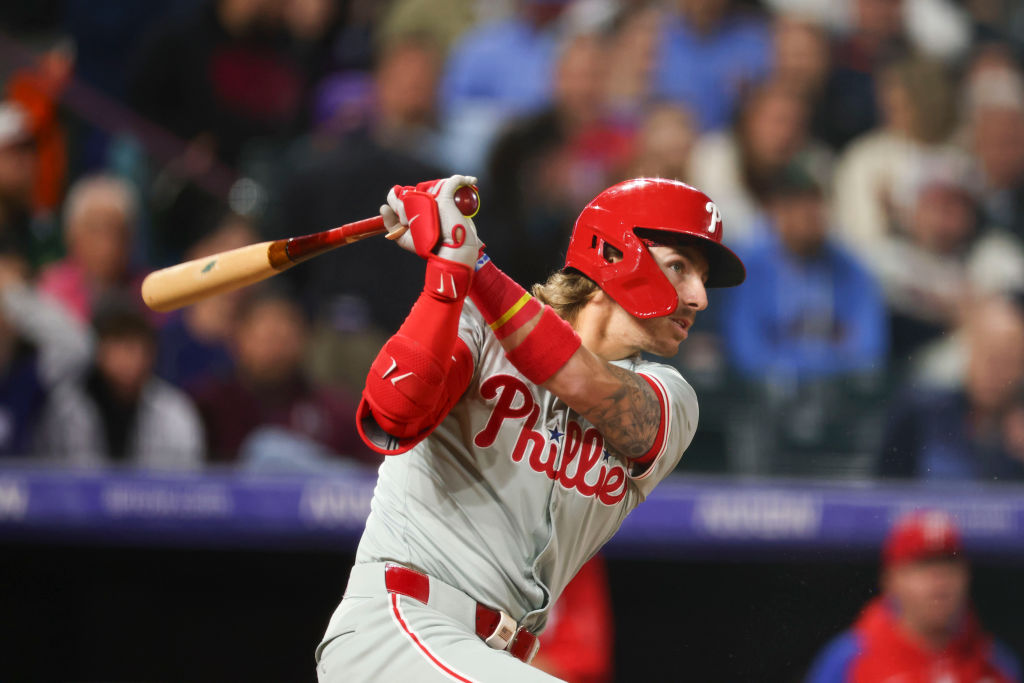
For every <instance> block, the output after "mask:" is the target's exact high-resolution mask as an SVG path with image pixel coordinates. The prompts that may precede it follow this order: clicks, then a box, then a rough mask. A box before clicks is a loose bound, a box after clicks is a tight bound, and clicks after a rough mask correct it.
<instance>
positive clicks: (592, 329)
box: [573, 292, 640, 361]
mask: <svg viewBox="0 0 1024 683" xmlns="http://www.w3.org/2000/svg"><path fill="white" fill-rule="evenodd" d="M621 310H622V309H621V308H619V306H618V305H617V304H615V303H614V302H613V301H612V300H611V298H610V297H608V295H606V294H605V293H604V292H598V293H597V294H596V295H595V296H594V297H593V298H592V299H591V300H590V301H588V302H587V305H586V306H584V307H583V308H582V309H581V310H580V312H579V314H578V315H577V317H576V322H575V323H574V325H573V327H574V328H576V333H577V334H579V335H580V339H581V340H582V341H583V346H585V347H586V348H587V350H589V351H590V352H591V353H593V354H594V355H596V356H598V357H599V358H602V359H604V360H608V361H611V360H621V359H622V358H628V357H629V356H632V355H635V354H636V353H638V352H639V351H640V349H637V348H634V347H633V346H632V345H631V344H630V343H629V342H628V339H627V338H626V337H625V336H624V335H623V334H622V332H623V330H622V325H621V323H622V321H621V320H620V318H621V316H620V315H619V311H621Z"/></svg>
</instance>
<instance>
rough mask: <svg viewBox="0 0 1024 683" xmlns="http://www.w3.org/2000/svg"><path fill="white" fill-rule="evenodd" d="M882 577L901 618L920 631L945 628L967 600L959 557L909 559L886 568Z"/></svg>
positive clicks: (965, 574)
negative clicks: (911, 560)
mask: <svg viewBox="0 0 1024 683" xmlns="http://www.w3.org/2000/svg"><path fill="white" fill-rule="evenodd" d="M884 581H885V590H886V594H887V595H888V596H889V597H890V598H891V599H893V600H894V602H895V604H896V605H897V606H898V609H899V612H900V617H901V619H902V620H903V621H904V622H905V623H906V625H908V626H909V627H910V628H911V629H913V630H914V631H917V632H920V633H922V634H926V635H932V634H942V633H946V632H948V630H949V629H950V628H952V627H953V626H954V625H955V623H956V620H957V618H958V617H959V616H960V615H962V614H963V610H964V607H965V605H966V604H967V586H968V581H969V571H968V569H967V564H966V563H965V562H964V561H963V560H956V559H931V560H929V559H926V560H920V561H917V562H909V563H907V564H904V565H899V566H897V567H894V568H892V569H889V570H888V572H887V574H886V576H885V578H884Z"/></svg>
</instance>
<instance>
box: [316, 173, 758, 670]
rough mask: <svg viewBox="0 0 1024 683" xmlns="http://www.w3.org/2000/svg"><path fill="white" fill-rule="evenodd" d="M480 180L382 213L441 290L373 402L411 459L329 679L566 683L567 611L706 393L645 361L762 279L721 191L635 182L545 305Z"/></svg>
mask: <svg viewBox="0 0 1024 683" xmlns="http://www.w3.org/2000/svg"><path fill="white" fill-rule="evenodd" d="M474 182H475V179H474V178H470V177H465V176H458V175H456V176H452V177H450V178H447V179H445V180H441V181H434V182H430V183H421V184H420V185H418V186H416V187H397V186H396V187H395V188H393V189H392V190H391V192H390V193H389V195H388V203H387V204H386V205H384V206H382V207H381V214H382V215H383V216H384V219H385V223H386V225H387V226H388V227H389V229H396V228H398V224H399V223H400V224H401V225H403V226H408V228H409V229H408V230H407V231H406V232H405V234H404V235H402V237H401V238H399V240H398V243H399V244H400V245H401V246H402V247H403V248H405V249H408V250H411V251H414V252H415V253H417V254H419V255H420V256H421V257H423V258H424V259H426V262H427V263H426V277H425V284H424V289H423V293H422V294H421V295H420V297H419V299H418V300H417V301H416V303H415V304H414V306H413V308H412V310H411V312H410V313H409V316H408V318H406V320H405V322H404V323H403V325H402V327H401V328H400V329H399V331H398V332H397V333H396V334H395V335H394V336H393V337H391V339H390V340H388V342H387V343H386V344H385V345H384V347H383V348H382V349H381V352H380V354H379V355H378V356H377V358H376V360H375V361H374V363H373V365H372V367H371V369H370V373H369V375H368V377H367V380H366V388H365V390H364V392H363V397H362V401H361V403H360V406H359V410H358V415H357V420H358V426H359V429H360V433H361V434H362V436H363V439H364V440H365V441H366V443H367V444H369V445H370V446H371V447H372V448H374V449H375V450H377V451H379V452H381V453H384V454H387V455H390V456H392V457H388V458H385V462H384V463H383V465H382V466H381V468H380V472H379V478H378V482H377V487H376V489H375V491H374V496H373V503H372V508H371V513H370V516H369V518H368V519H367V522H366V529H365V531H364V532H363V536H362V539H361V541H360V543H359V548H358V550H357V553H356V564H355V566H354V567H353V568H352V571H351V574H350V577H349V582H348V586H347V588H346V591H345V595H344V598H343V599H342V601H341V604H340V605H339V606H338V608H337V610H336V611H335V612H334V615H333V616H332V618H331V620H330V623H329V625H328V627H327V632H326V634H325V636H324V639H323V642H321V643H320V645H319V647H318V648H317V650H316V661H317V674H318V677H319V680H320V681H321V683H328V682H329V683H340V682H341V681H347V682H352V681H487V682H491V681H516V682H522V681H554V680H557V679H555V678H553V677H551V676H549V675H548V674H545V673H543V672H541V671H539V670H537V669H534V668H532V667H530V666H528V664H529V662H530V660H531V658H532V657H533V655H534V654H535V653H536V650H537V647H538V645H537V643H538V641H537V634H539V633H540V632H541V631H542V630H543V629H544V624H545V621H546V619H547V615H548V611H549V610H550V608H551V605H552V603H554V602H555V600H557V599H558V596H559V594H560V593H561V591H562V589H563V587H564V586H565V585H566V584H567V583H568V582H569V580H570V579H571V578H572V576H573V575H574V574H575V573H576V571H577V570H578V569H579V568H580V567H581V566H582V565H583V564H584V562H586V561H587V560H588V559H589V558H590V557H591V556H592V555H593V554H594V553H595V552H597V550H598V549H599V548H600V547H601V546H602V545H603V544H604V543H605V542H606V541H607V540H608V539H609V538H611V536H612V534H614V533H615V532H616V530H617V529H618V528H619V526H620V525H621V524H622V521H623V520H624V519H625V517H626V515H628V514H629V512H630V511H631V510H632V509H633V508H634V507H636V506H637V505H639V504H640V503H641V502H642V501H643V500H644V498H645V497H646V495H647V494H648V493H649V492H650V491H651V489H653V488H654V486H655V485H656V484H657V483H658V482H659V481H660V480H661V479H663V478H664V477H665V476H666V475H667V474H668V473H669V472H671V471H672V469H673V468H674V467H675V465H676V463H677V462H678V460H679V458H680V456H681V455H682V453H683V451H684V450H685V449H686V447H687V446H688V445H689V443H690V440H691V438H692V437H693V433H694V430H695V429H696V427H697V398H696V395H695V394H694V391H693V389H692V388H691V387H690V385H689V384H687V382H686V381H685V380H684V379H683V378H682V376H680V374H679V373H678V372H677V371H676V370H675V369H673V368H671V367H669V366H667V365H662V364H658V363H652V362H648V361H645V360H642V359H641V357H640V354H641V352H650V353H653V354H657V355H660V356H672V355H674V354H675V353H676V351H677V350H678V347H679V344H680V342H682V341H683V340H684V339H686V337H687V333H688V330H689V328H690V326H691V325H692V324H693V321H694V318H695V316H696V315H697V313H698V312H699V311H701V310H703V309H704V308H705V307H706V306H707V297H706V291H705V288H706V287H727V286H733V285H737V284H739V283H741V282H742V281H743V279H744V277H745V271H744V268H743V264H742V263H741V262H740V260H739V258H737V257H736V255H735V254H733V253H732V251H730V250H729V249H728V248H726V247H725V246H723V245H722V221H721V215H720V214H719V211H718V208H717V207H716V206H715V204H714V203H712V202H711V200H710V199H709V198H708V197H707V196H706V195H704V194H703V193H701V192H700V191H698V190H696V189H694V188H692V187H690V186H688V185H684V184H683V183H679V182H676V181H671V180H662V179H637V180H630V181H627V182H624V183H620V184H618V185H615V186H613V187H611V188H609V189H607V190H605V191H604V192H602V193H601V194H599V195H598V196H597V197H596V198H595V199H594V200H593V201H591V202H590V203H589V204H588V205H587V206H586V207H585V208H584V209H583V212H582V213H581V214H580V216H579V218H578V219H577V222H576V225H575V227H574V229H573V234H572V237H571V240H570V243H569V248H568V252H567V255H566V261H565V268H564V269H562V270H561V271H559V272H558V273H556V274H554V275H553V276H552V277H551V278H550V279H549V280H548V281H547V282H546V283H544V284H543V285H537V286H535V287H534V288H533V296H531V295H530V294H529V293H527V292H526V291H525V290H524V289H523V288H522V287H520V286H519V285H518V284H516V283H515V282H514V281H512V280H511V279H510V278H509V277H507V276H506V275H505V274H503V273H502V272H501V271H500V270H499V269H498V268H497V266H496V265H495V264H494V263H492V262H491V261H490V260H489V259H488V257H487V256H486V254H484V252H483V245H482V243H481V242H480V239H479V238H478V237H477V233H476V228H475V226H474V224H473V221H472V220H471V219H470V218H469V217H466V216H463V215H462V214H461V213H460V212H459V210H458V209H457V208H456V205H455V202H454V199H453V196H454V193H455V191H456V189H457V188H458V187H460V186H462V185H467V184H472V183H474ZM638 579H639V580H641V581H642V577H638ZM637 589H638V590H640V591H642V590H643V586H642V585H639V586H638V587H637Z"/></svg>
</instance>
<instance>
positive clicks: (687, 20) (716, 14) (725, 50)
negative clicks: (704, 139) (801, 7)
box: [654, 0, 772, 206]
mask: <svg viewBox="0 0 1024 683" xmlns="http://www.w3.org/2000/svg"><path fill="white" fill-rule="evenodd" d="M673 4H674V9H675V12H674V13H673V14H672V15H670V16H669V17H668V18H667V19H666V20H665V21H664V22H663V24H662V32H661V41H660V45H659V50H658V55H659V56H658V64H657V67H656V72H655V77H654V78H655V81H654V82H655V87H654V89H655V93H656V94H657V95H658V96H659V97H661V98H663V99H667V100H672V101H676V102H682V103H683V104H685V105H686V106H687V107H688V108H690V110H691V111H693V113H694V116H695V117H696V120H697V124H698V126H699V127H700V129H701V130H702V131H707V130H716V129H719V128H723V127H726V126H728V125H729V123H730V122H731V121H732V120H733V112H734V111H735V109H736V105H737V102H738V100H739V97H740V95H741V93H742V92H743V91H744V90H745V89H746V88H748V87H750V86H752V85H754V84H756V83H758V82H759V81H761V80H763V79H765V78H766V77H767V76H768V74H769V73H770V70H771V54H772V48H771V32H770V29H769V24H768V22H767V21H765V20H764V18H763V17H761V16H759V15H754V14H751V13H750V12H747V11H743V10H742V9H740V7H739V3H736V2H733V0H675V2H674V3H673ZM702 189H703V188H702ZM712 196H714V195H713V194H712ZM715 201H717V202H720V203H721V202H722V200H721V199H719V198H717V197H716V198H715ZM723 206H727V205H726V204H723Z"/></svg>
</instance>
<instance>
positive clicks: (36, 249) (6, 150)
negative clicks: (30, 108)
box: [0, 100, 45, 266]
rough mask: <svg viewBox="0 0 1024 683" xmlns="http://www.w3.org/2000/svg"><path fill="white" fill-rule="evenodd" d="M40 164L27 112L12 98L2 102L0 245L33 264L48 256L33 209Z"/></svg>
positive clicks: (0, 123)
mask: <svg viewBox="0 0 1024 683" xmlns="http://www.w3.org/2000/svg"><path fill="white" fill-rule="evenodd" d="M38 168H39V154H38V152H37V150H36V146H35V140H34V138H33V137H32V129H31V122H30V121H29V118H28V115H27V114H26V113H25V111H24V109H22V108H21V107H20V106H19V105H17V104H15V103H13V102H11V101H9V100H7V101H3V102H0V247H2V248H3V249H4V250H5V251H12V250H13V251H16V252H17V253H19V254H21V255H22V256H23V257H24V258H25V259H27V260H28V261H29V263H30V265H32V266H38V265H39V264H40V263H41V261H42V260H43V258H44V257H45V254H44V253H43V252H44V248H43V245H42V244H41V243H40V240H39V237H38V235H39V225H40V224H39V222H38V221H37V220H36V217H35V210H34V193H35V188H36V175H37V173H38Z"/></svg>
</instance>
